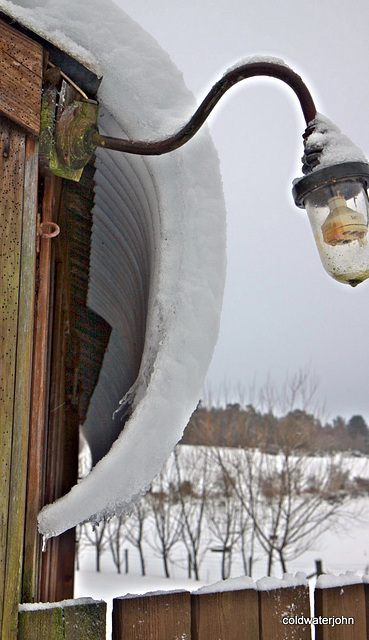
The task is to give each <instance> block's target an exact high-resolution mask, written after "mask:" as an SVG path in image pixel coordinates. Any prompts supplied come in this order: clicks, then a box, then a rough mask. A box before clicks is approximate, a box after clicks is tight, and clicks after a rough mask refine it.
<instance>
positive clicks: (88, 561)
mask: <svg viewBox="0 0 369 640" xmlns="http://www.w3.org/2000/svg"><path fill="white" fill-rule="evenodd" d="M358 513H361V514H362V517H360V518H358V516H357V514H358ZM365 514H366V516H365ZM368 532H369V524H368V501H367V500H365V499H359V500H356V501H355V502H354V509H353V510H352V512H351V513H350V512H348V513H347V525H346V526H345V527H344V528H341V529H340V530H339V531H335V530H332V531H329V532H326V533H325V534H323V535H322V536H321V537H320V538H318V539H317V541H316V544H315V545H314V547H313V548H312V549H311V550H310V551H308V552H306V553H305V554H303V555H302V556H300V558H297V559H296V560H294V561H291V562H290V563H289V564H288V570H289V571H290V572H291V573H297V572H298V571H303V572H305V573H306V575H310V574H312V573H313V572H314V570H315V560H322V562H323V569H324V571H325V572H327V573H332V574H335V575H339V574H341V573H345V572H346V571H353V572H355V573H356V574H358V575H359V576H360V575H363V574H365V573H369V535H368ZM218 556H219V554H217V553H211V552H209V553H208V554H207V555H206V556H205V559H204V562H203V564H202V566H201V571H200V577H201V581H200V582H196V581H194V580H188V579H187V577H186V568H185V563H183V564H182V563H181V565H182V566H180V565H179V564H178V562H176V563H175V564H173V563H172V564H171V567H170V568H171V575H172V578H170V579H167V578H164V577H163V570H162V563H161V559H160V558H157V557H155V556H154V555H153V554H152V555H150V556H149V554H147V573H148V574H149V575H148V576H145V577H142V576H141V575H140V568H139V558H138V555H137V553H136V552H135V550H134V549H130V550H129V573H128V574H121V575H118V574H117V573H116V571H115V570H114V566H113V563H112V561H111V557H110V553H109V551H107V552H106V553H105V554H104V555H103V556H102V561H101V565H102V571H101V573H96V572H95V571H94V570H93V568H94V550H93V549H85V550H84V551H83V553H82V555H81V570H80V571H77V572H76V585H75V597H82V596H90V597H93V598H95V599H103V600H105V601H106V602H107V603H108V615H107V634H108V635H107V638H110V637H111V636H110V634H111V613H110V611H111V601H112V599H113V598H114V597H117V596H122V595H125V594H127V593H137V594H140V593H147V592H150V591H156V590H168V591H170V590H173V589H179V588H181V589H187V590H189V591H193V590H195V589H198V588H199V587H200V586H203V585H207V584H212V583H214V582H217V581H218V580H219V579H220V558H219V557H218ZM241 574H242V567H241V565H240V563H238V562H237V560H236V558H235V562H234V564H233V566H232V573H231V575H232V577H236V576H238V575H241ZM274 574H275V575H276V577H282V575H281V573H280V571H279V568H277V567H276V570H275V572H274ZM265 575H266V561H265V560H263V559H262V558H259V559H257V561H256V562H255V566H254V575H253V578H254V580H257V579H259V578H262V577H264V576H265Z"/></svg>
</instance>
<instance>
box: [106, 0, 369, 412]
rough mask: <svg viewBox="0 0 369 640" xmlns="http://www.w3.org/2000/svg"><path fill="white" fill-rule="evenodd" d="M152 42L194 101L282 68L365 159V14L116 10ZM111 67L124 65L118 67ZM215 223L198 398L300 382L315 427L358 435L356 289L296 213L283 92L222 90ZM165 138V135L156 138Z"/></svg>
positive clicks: (176, 2) (360, 369)
mask: <svg viewBox="0 0 369 640" xmlns="http://www.w3.org/2000/svg"><path fill="white" fill-rule="evenodd" d="M115 1H116V2H117V4H119V5H120V6H121V7H122V8H123V9H124V10H125V11H126V12H127V13H128V14H129V15H130V16H131V17H132V18H133V19H135V20H136V21H137V22H138V23H140V24H141V25H142V26H143V27H144V28H145V29H146V30H147V31H148V32H149V33H151V34H152V35H153V36H154V37H155V38H156V39H157V41H158V42H159V44H160V45H161V46H162V48H163V49H165V50H166V51H167V52H168V53H169V54H170V56H171V58H172V60H173V61H174V62H175V63H176V65H177V66H178V68H179V69H180V70H181V71H182V72H183V75H184V79H185V82H186V84H187V86H188V87H189V88H190V89H191V90H192V91H193V93H194V94H195V96H196V97H197V99H198V101H199V102H200V100H201V99H202V97H204V95H205V93H206V92H207V90H208V89H209V88H210V86H211V85H212V83H213V82H214V81H215V80H216V79H218V78H219V76H220V75H222V73H223V72H224V70H226V69H227V68H228V67H229V66H231V65H232V64H234V63H235V62H236V61H238V60H242V59H243V58H244V57H247V56H250V55H255V54H268V55H273V56H277V57H281V58H283V59H284V60H285V61H286V62H287V63H288V64H290V66H292V67H293V68H294V69H295V70H296V71H297V72H298V73H300V75H302V77H303V79H304V80H305V82H306V83H307V84H308V86H309V88H310V90H311V92H312V94H313V97H314V99H315V102H316V105H317V108H318V111H320V112H321V113H324V114H325V115H326V116H328V117H329V118H330V119H332V120H333V121H334V122H335V123H336V124H337V125H338V126H339V127H340V128H341V129H342V131H343V133H345V134H346V135H348V136H349V137H351V138H352V139H353V141H354V142H355V143H356V144H357V145H358V146H361V147H362V149H363V150H364V151H365V153H366V154H367V155H368V154H369V127H368V120H367V112H368V104H369V83H368V66H369V44H368V32H367V25H368V21H369V4H368V2H367V0H350V1H348V0H340V1H339V2H337V0H309V2H307V1H306V0H304V1H303V2H302V1H301V0H281V2H275V1H274V0H249V2H247V1H245V0H140V1H139V2H138V1H137V0H115ZM122 64H124V61H122ZM209 124H210V128H211V132H212V136H213V139H214V142H215V145H216V147H217V149H218V152H219V157H220V163H221V172H222V176H223V181H224V192H225V198H226V205H227V211H228V276H227V285H226V291H225V299H224V308H223V315H222V323H221V332H220V336H219V342H218V346H217V348H216V351H215V354H214V358H213V362H212V365H211V367H210V371H209V375H208V379H207V387H208V388H210V389H211V390H212V393H213V395H214V396H216V395H217V394H218V391H219V389H224V388H226V389H227V393H228V400H235V399H237V389H238V388H241V389H243V390H244V391H245V392H246V393H247V390H249V389H250V388H251V387H253V386H255V384H256V386H263V384H264V383H265V381H266V379H267V378H268V376H269V377H270V378H271V379H272V380H273V381H274V383H275V384H276V385H277V386H278V385H279V384H281V383H282V382H283V381H284V379H285V377H286V375H289V376H293V375H294V374H295V373H296V372H297V371H299V370H301V369H304V370H306V369H307V368H309V369H310V371H311V372H312V375H313V377H314V378H315V380H317V381H318V383H319V386H318V393H319V399H320V402H321V404H323V403H324V404H325V406H326V416H327V417H334V416H336V415H342V416H344V417H346V418H349V417H350V416H351V415H353V414H356V413H361V414H362V415H364V416H365V418H366V419H367V421H368V422H369V392H368V370H369V362H368V355H369V346H368V338H367V335H368V329H367V326H368V310H369V281H367V282H366V283H363V284H361V285H360V286H359V287H357V288H356V289H351V288H350V287H349V286H347V285H341V284H338V283H335V282H334V281H333V280H332V279H331V278H330V277H329V276H328V275H327V274H326V273H325V271H324V270H323V267H322V266H321V264H320V260H319V257H318V254H317V250H316V248H315V245H314V241H313V236H312V233H311V231H310V227H309V225H308V221H307V216H306V214H305V212H304V211H301V210H299V209H297V208H296V207H295V205H294V203H293V199H292V196H291V182H292V179H293V178H294V177H297V176H299V175H301V163H300V157H301V155H302V140H301V136H302V133H303V131H304V128H305V125H304V119H303V116H302V113H301V111H300V107H299V104H298V101H297V99H296V97H295V96H294V94H293V92H292V91H291V90H290V89H289V88H288V87H285V86H284V85H282V83H280V82H278V81H275V80H270V79H255V80H248V81H246V82H244V83H241V85H238V87H236V88H234V89H232V90H231V91H230V92H229V93H228V95H227V97H226V98H223V101H222V103H221V104H220V105H219V106H218V108H217V109H216V110H215V112H214V114H213V115H212V116H211V118H210V122H209ZM168 133H171V132H169V131H168Z"/></svg>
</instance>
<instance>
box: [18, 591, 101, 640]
mask: <svg viewBox="0 0 369 640" xmlns="http://www.w3.org/2000/svg"><path fill="white" fill-rule="evenodd" d="M105 639H106V603H105V602H103V601H96V600H92V598H80V599H77V600H63V601H62V602H55V603H54V602H53V603H47V604H43V603H39V604H31V605H30V604H24V605H20V606H19V626H18V640H105Z"/></svg>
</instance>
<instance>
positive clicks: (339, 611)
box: [315, 583, 367, 640]
mask: <svg viewBox="0 0 369 640" xmlns="http://www.w3.org/2000/svg"><path fill="white" fill-rule="evenodd" d="M364 587H365V585H364V584H362V583H359V584H349V585H342V586H337V587H330V588H319V587H318V588H316V589H315V617H317V618H319V616H321V618H326V620H327V622H326V624H318V625H316V627H315V638H316V640H357V639H358V638H364V639H365V638H367V628H366V608H365V590H364ZM329 619H331V621H330V622H329ZM352 619H353V620H354V622H352Z"/></svg>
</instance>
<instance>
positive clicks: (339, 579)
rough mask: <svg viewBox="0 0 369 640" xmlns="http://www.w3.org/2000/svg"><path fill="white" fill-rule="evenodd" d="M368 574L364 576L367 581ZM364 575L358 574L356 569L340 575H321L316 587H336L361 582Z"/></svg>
mask: <svg viewBox="0 0 369 640" xmlns="http://www.w3.org/2000/svg"><path fill="white" fill-rule="evenodd" d="M367 577H368V576H364V578H365V581H366V579H367ZM362 582H363V577H362V576H358V575H357V574H356V573H355V572H354V571H346V573H341V574H340V575H338V576H335V575H333V574H325V575H322V576H319V578H318V580H317V581H316V589H333V588H334V587H344V586H347V585H351V584H360V583H362Z"/></svg>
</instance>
